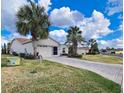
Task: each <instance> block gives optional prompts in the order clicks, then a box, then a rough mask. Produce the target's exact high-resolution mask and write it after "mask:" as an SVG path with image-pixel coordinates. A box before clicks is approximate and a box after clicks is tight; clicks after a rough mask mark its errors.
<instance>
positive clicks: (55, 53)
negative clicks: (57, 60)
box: [53, 47, 58, 55]
mask: <svg viewBox="0 0 124 93" xmlns="http://www.w3.org/2000/svg"><path fill="white" fill-rule="evenodd" d="M57 54H58V48H57V47H53V55H57Z"/></svg>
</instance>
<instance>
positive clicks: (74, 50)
mask: <svg viewBox="0 0 124 93" xmlns="http://www.w3.org/2000/svg"><path fill="white" fill-rule="evenodd" d="M73 47H74V48H73V54H74V56H76V55H77V41H74V44H73Z"/></svg>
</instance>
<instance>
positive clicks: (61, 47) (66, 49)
mask: <svg viewBox="0 0 124 93" xmlns="http://www.w3.org/2000/svg"><path fill="white" fill-rule="evenodd" d="M63 48H65V54H68V46H67V45H64V44H62V45H60V54H64V53H63Z"/></svg>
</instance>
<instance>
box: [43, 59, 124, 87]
mask: <svg viewBox="0 0 124 93" xmlns="http://www.w3.org/2000/svg"><path fill="white" fill-rule="evenodd" d="M44 59H46V60H50V61H54V62H57V63H62V64H65V65H69V66H73V67H77V68H83V69H87V70H90V71H93V72H95V73H97V74H100V75H101V76H103V77H105V78H107V79H109V80H112V81H114V82H116V83H118V84H120V85H121V83H122V77H123V65H121V64H105V63H98V62H91V61H85V60H80V59H76V58H67V57H49V58H44Z"/></svg>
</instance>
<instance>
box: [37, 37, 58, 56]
mask: <svg viewBox="0 0 124 93" xmlns="http://www.w3.org/2000/svg"><path fill="white" fill-rule="evenodd" d="M35 47H36V50H37V52H39V54H40V55H42V57H51V56H59V55H60V45H59V44H58V43H57V42H55V41H54V40H52V39H50V38H48V39H44V40H42V39H41V40H38V41H36V42H35ZM53 47H57V48H58V54H57V55H53Z"/></svg>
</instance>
